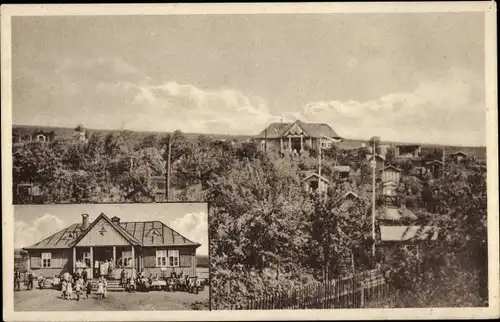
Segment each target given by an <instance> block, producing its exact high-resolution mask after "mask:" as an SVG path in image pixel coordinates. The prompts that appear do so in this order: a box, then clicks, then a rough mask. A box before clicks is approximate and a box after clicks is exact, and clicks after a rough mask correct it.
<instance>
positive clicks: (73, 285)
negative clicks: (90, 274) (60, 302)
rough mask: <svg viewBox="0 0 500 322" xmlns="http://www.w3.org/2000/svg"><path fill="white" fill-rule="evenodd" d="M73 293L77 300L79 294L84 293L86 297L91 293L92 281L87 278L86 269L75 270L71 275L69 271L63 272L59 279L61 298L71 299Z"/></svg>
mask: <svg viewBox="0 0 500 322" xmlns="http://www.w3.org/2000/svg"><path fill="white" fill-rule="evenodd" d="M73 290H74V292H73ZM73 293H74V294H75V296H76V300H77V301H79V300H80V296H83V295H85V298H86V299H88V298H89V296H90V294H91V293H92V282H91V281H90V280H88V279H87V271H86V270H84V271H83V272H82V273H80V272H78V271H75V272H74V273H73V276H71V274H69V272H64V274H63V278H62V280H61V298H62V299H65V300H69V301H72V300H73Z"/></svg>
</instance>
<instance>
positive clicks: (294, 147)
mask: <svg viewBox="0 0 500 322" xmlns="http://www.w3.org/2000/svg"><path fill="white" fill-rule="evenodd" d="M293 150H296V151H297V153H300V150H301V144H300V138H292V151H293Z"/></svg>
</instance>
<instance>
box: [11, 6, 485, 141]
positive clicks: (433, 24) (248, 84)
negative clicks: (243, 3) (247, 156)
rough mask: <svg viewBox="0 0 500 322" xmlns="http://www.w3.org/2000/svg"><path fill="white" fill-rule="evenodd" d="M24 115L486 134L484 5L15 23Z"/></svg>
mask: <svg viewBox="0 0 500 322" xmlns="http://www.w3.org/2000/svg"><path fill="white" fill-rule="evenodd" d="M12 71H13V78H12V81H13V123H14V124H25V125H45V126H68V127H74V126H76V124H77V123H80V122H81V123H83V124H85V125H86V126H87V127H89V128H94V129H129V130H143V131H149V130H151V131H174V130H177V129H179V130H181V131H184V132H197V133H200V132H203V133H220V134H245V135H249V134H250V135H252V134H258V133H259V132H261V131H262V130H263V129H264V128H265V127H266V125H268V124H269V123H270V122H280V121H288V122H293V121H295V120H297V119H300V120H302V121H306V122H321V123H328V124H329V125H330V126H331V127H332V128H333V129H334V130H335V131H336V132H337V133H338V134H339V135H341V136H343V137H347V138H359V139H365V138H366V139H369V138H370V137H371V136H374V135H377V136H380V137H381V138H382V139H385V140H399V141H408V142H422V143H447V144H457V145H485V144H486V129H485V127H486V126H485V122H486V106H485V75H484V74H485V58H484V14H483V13H370V14H354V13H350V14H338V13H337V14H302V15H297V14H286V15H283V14H282V15H277V14H269V15H264V14H252V15H244V14H240V15H177V16H160V15H159V16H66V17H64V16H52V17H14V18H13V19H12Z"/></svg>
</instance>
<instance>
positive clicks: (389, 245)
mask: <svg viewBox="0 0 500 322" xmlns="http://www.w3.org/2000/svg"><path fill="white" fill-rule="evenodd" d="M437 238H438V229H437V228H436V227H433V226H424V227H421V226H416V225H415V226H387V225H381V226H380V243H379V244H378V245H379V247H380V249H381V250H382V253H383V254H384V258H385V260H391V259H394V253H395V251H397V250H399V249H401V247H404V248H405V249H406V250H407V251H415V252H417V254H418V253H419V252H420V251H421V250H423V247H421V244H422V242H423V241H424V240H428V239H430V240H437Z"/></svg>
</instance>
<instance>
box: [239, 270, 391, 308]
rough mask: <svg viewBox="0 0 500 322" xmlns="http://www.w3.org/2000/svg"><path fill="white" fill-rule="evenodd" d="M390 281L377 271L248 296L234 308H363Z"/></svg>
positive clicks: (386, 289)
mask: <svg viewBox="0 0 500 322" xmlns="http://www.w3.org/2000/svg"><path fill="white" fill-rule="evenodd" d="M389 291H390V289H389V284H388V283H386V281H385V279H384V276H383V275H382V274H381V273H380V272H378V271H376V270H372V271H368V272H363V273H359V274H356V275H350V276H346V277H343V278H339V279H335V280H331V281H329V282H327V283H315V284H311V285H304V286H302V287H299V288H296V289H293V290H289V291H282V292H276V293H275V294H272V295H268V296H263V297H259V298H253V299H249V300H248V302H247V304H246V305H239V306H234V307H231V309H232V310H283V309H334V308H339V309H349V308H362V307H364V304H365V302H366V301H373V300H380V299H383V298H386V297H387V296H388V295H389Z"/></svg>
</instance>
